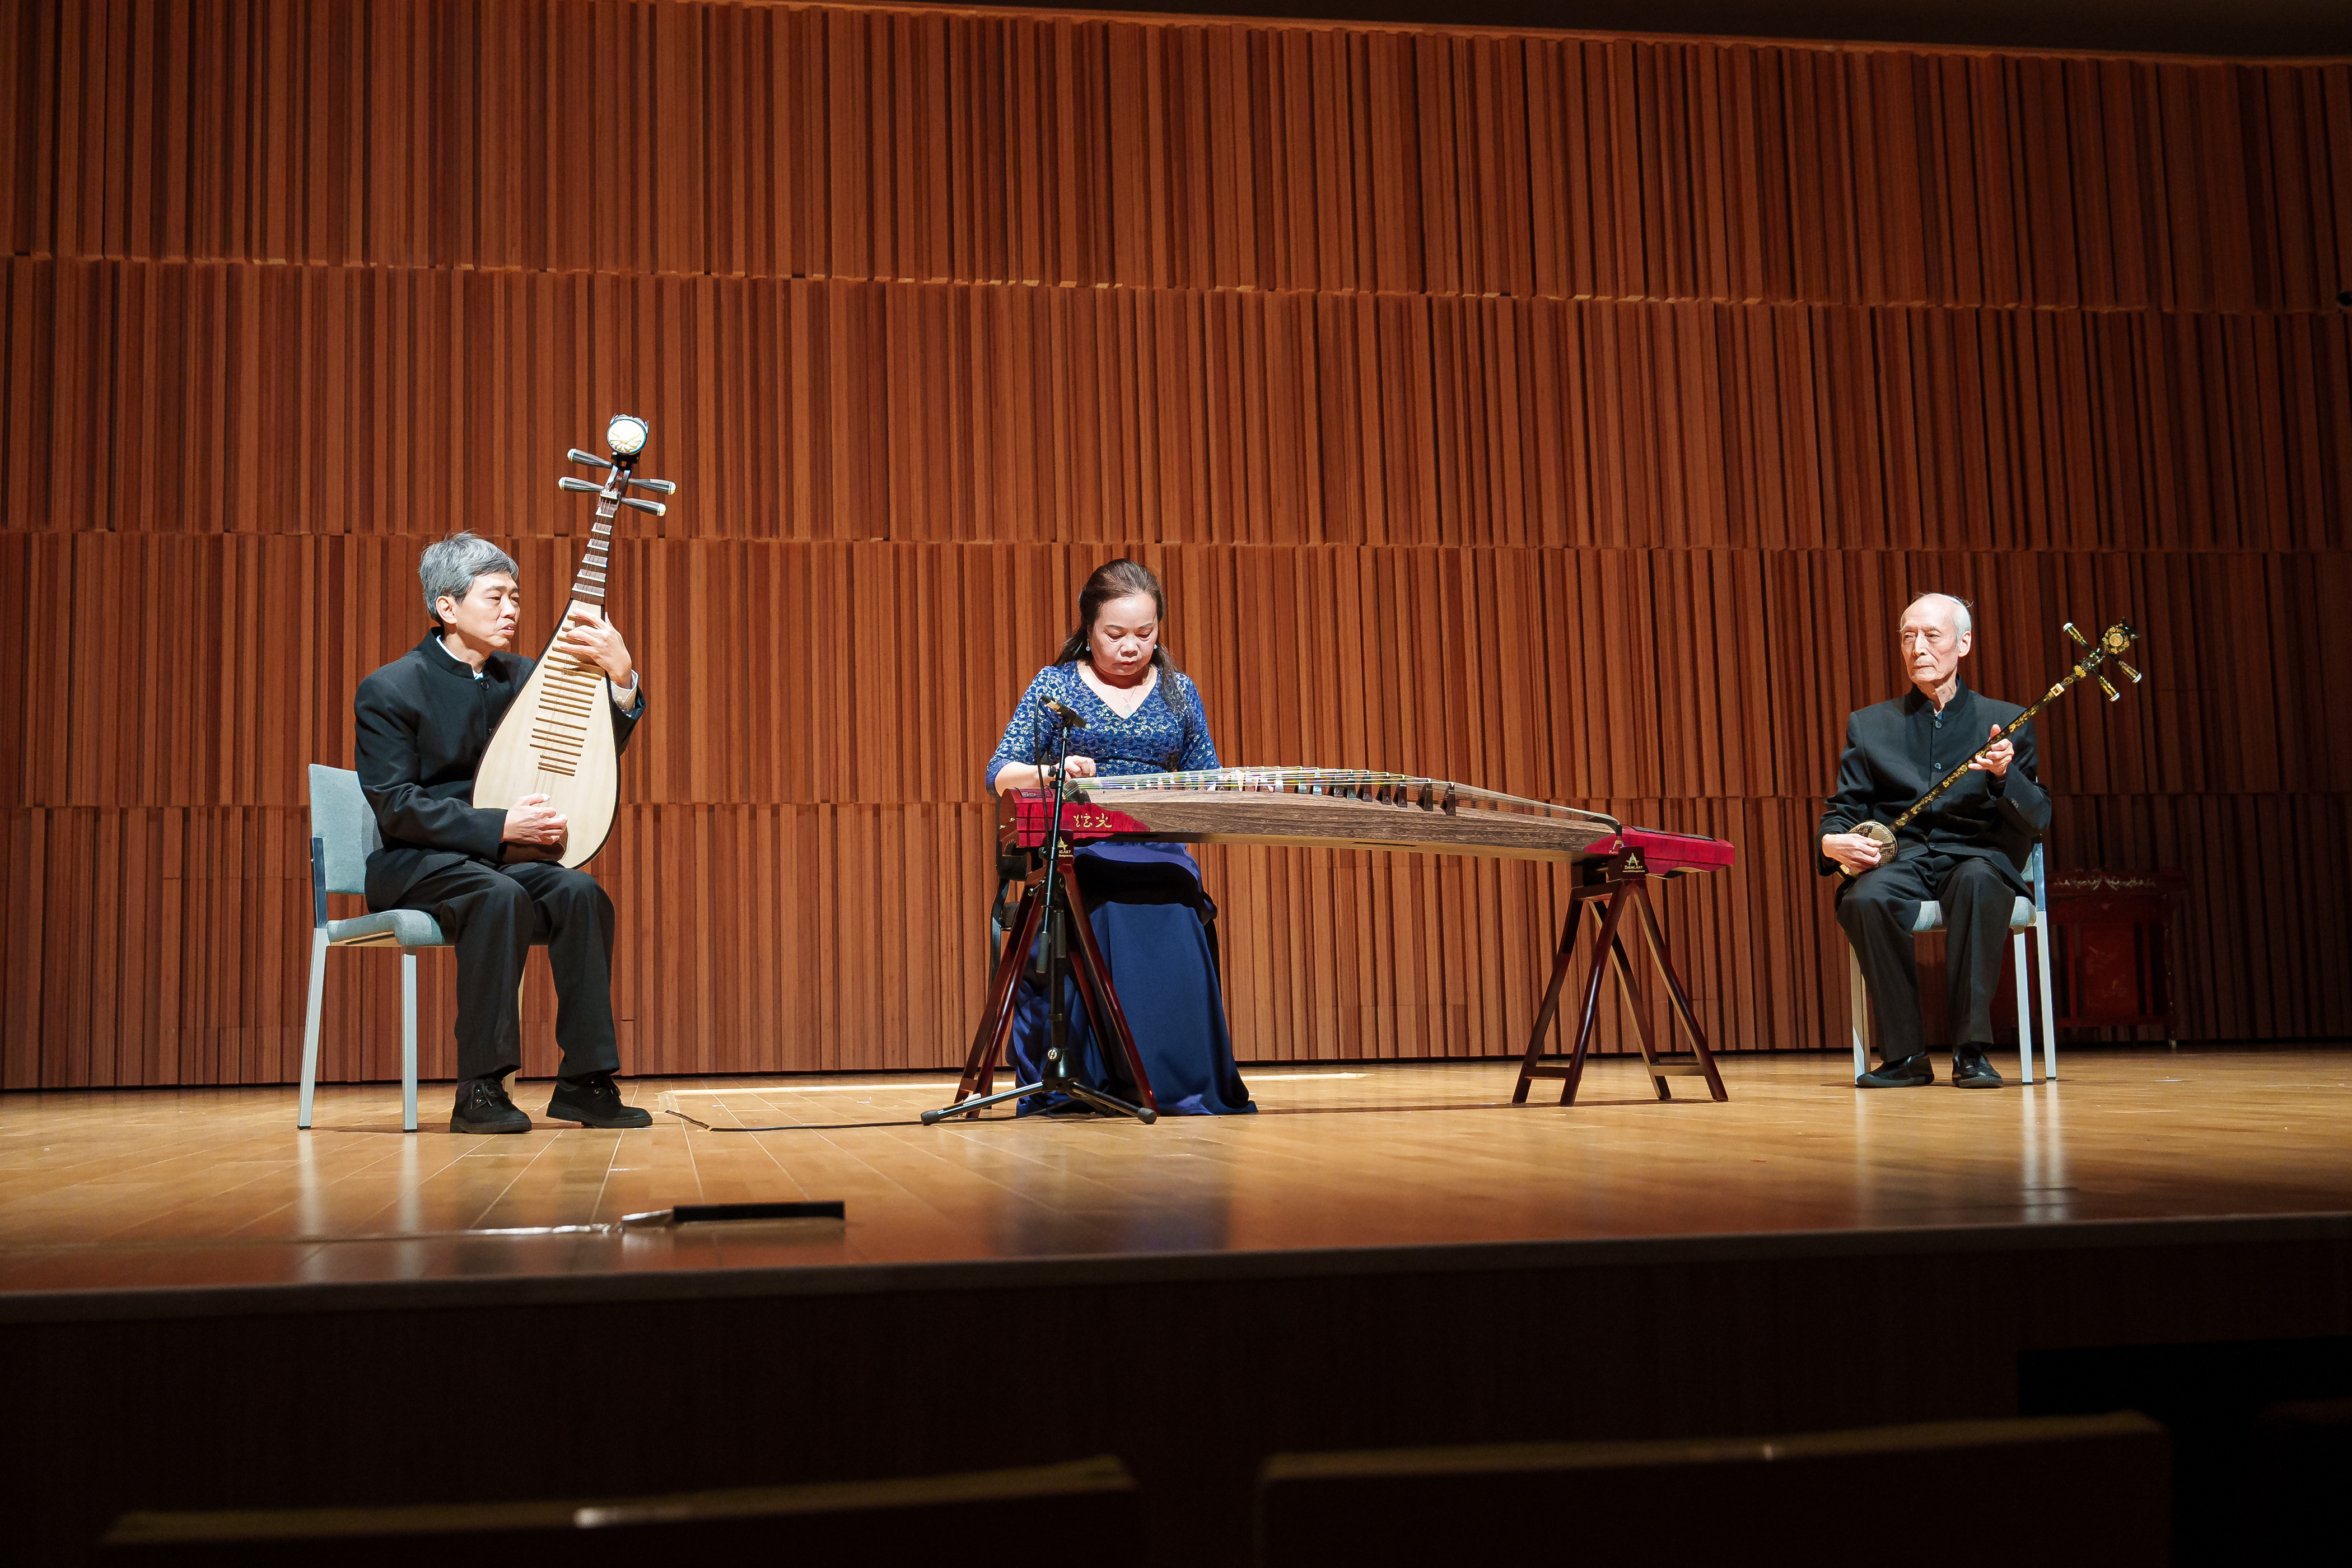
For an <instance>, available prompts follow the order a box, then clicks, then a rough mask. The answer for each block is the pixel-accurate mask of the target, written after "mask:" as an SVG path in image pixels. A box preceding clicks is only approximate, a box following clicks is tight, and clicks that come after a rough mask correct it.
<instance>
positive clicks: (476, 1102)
mask: <svg viewBox="0 0 2352 1568" xmlns="http://www.w3.org/2000/svg"><path fill="white" fill-rule="evenodd" d="M449 1131H452V1132H528V1131H530V1117H528V1116H525V1115H524V1114H523V1113H522V1111H521V1110H520V1108H518V1107H517V1106H516V1104H515V1102H514V1101H513V1100H509V1099H508V1098H507V1090H506V1086H505V1085H504V1084H502V1083H500V1082H499V1080H498V1079H494V1078H488V1079H485V1078H469V1079H467V1080H466V1081H465V1082H463V1083H461V1084H459V1085H458V1086H457V1109H455V1110H452V1111H450V1112H449Z"/></svg>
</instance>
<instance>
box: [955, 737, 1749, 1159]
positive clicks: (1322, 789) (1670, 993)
mask: <svg viewBox="0 0 2352 1568" xmlns="http://www.w3.org/2000/svg"><path fill="white" fill-rule="evenodd" d="M1053 819H1054V796H1053V793H1052V792H1051V791H1050V790H1045V789H1031V790H1015V791H1013V792H1012V793H1011V794H1010V795H1006V796H1004V797H1003V798H1002V799H1001V800H1000V801H999V802H998V815H997V831H998V840H999V846H1000V847H1001V848H1002V849H1003V850H1004V851H1007V852H1009V853H1013V854H1016V855H1017V854H1019V853H1020V852H1023V851H1037V850H1042V849H1044V848H1045V844H1046V840H1047V838H1048V837H1050V836H1051V834H1052V832H1053V826H1052V824H1053ZM1062 838H1063V842H1064V843H1066V844H1088V843H1101V842H1104V841H1107V840H1109V841H1115V840H1118V839H1128V840H1159V841H1163V842H1174V843H1179V844H1283V845H1296V846H1307V847H1320V848H1328V849H1387V850H1393V851H1402V852H1406V853H1420V854H1426V855H1486V856H1495V857H1498V858H1506V859H1516V860H1549V861H1554V862H1559V863H1565V864H1569V865H1571V866H1573V867H1575V868H1576V875H1575V882H1574V885H1573V886H1572V887H1571V888H1570V889H1569V890H1568V895H1567V896H1568V903H1569V908H1568V910H1567V915H1566V919H1565V920H1563V921H1562V922H1561V925H1560V932H1559V944H1558V945H1557V946H1556V947H1555V948H1554V950H1553V953H1552V965H1551V980H1550V984H1549V985H1548V986H1546V988H1545V990H1544V995H1543V1001H1542V1003H1541V1005H1539V1006H1538V1008H1537V1010H1536V1016H1535V1026H1534V1027H1533V1028H1532V1029H1531V1030H1530V1031H1529V1032H1528V1046H1527V1050H1526V1052H1525V1054H1524V1055H1523V1056H1522V1058H1521V1059H1520V1062H1519V1079H1518V1084H1517V1088H1516V1089H1514V1090H1513V1091H1512V1095H1511V1099H1512V1101H1513V1103H1515V1104H1522V1103H1525V1101H1526V1100H1527V1098H1528V1089H1530V1088H1531V1087H1533V1084H1534V1081H1535V1080H1536V1079H1551V1078H1556V1079H1561V1080H1562V1083H1561V1085H1560V1096H1559V1100H1560V1103H1561V1104H1562V1105H1572V1104H1574V1103H1575V1102H1576V1090H1577V1086H1578V1084H1579V1083H1580V1081H1581V1080H1582V1079H1583V1076H1584V1062H1585V1058H1586V1056H1587V1054H1588V1053H1589V1052H1590V1051H1591V1047H1592V1040H1593V1033H1594V1025H1595V1023H1596V1021H1597V1020H1598V1017H1599V1015H1600V1009H1601V991H1602V988H1603V985H1604V983H1605V982H1606V981H1607V980H1608V978H1609V977H1610V976H1611V975H1612V974H1613V975H1614V976H1615V977H1616V983H1617V988H1618V992H1619V994H1620V995H1621V997H1622V999H1623V1001H1624V1003H1625V1005H1626V1012H1627V1016H1628V1017H1629V1019H1630V1020H1631V1022H1632V1024H1633V1033H1634V1039H1635V1042H1636V1044H1638V1045H1639V1047H1641V1052H1642V1062H1643V1067H1644V1068H1646V1069H1647V1071H1648V1073H1649V1076H1650V1079H1651V1081H1652V1082H1654V1084H1655V1085H1656V1086H1657V1094H1658V1098H1659V1099H1661V1100H1668V1099H1671V1098H1673V1096H1672V1094H1671V1092H1670V1091H1669V1090H1668V1089H1667V1087H1666V1079H1667V1078H1668V1077H1670V1076H1676V1075H1688V1076H1691V1077H1694V1078H1703V1079H1706V1087H1707V1093H1708V1095H1709V1096H1710V1097H1711V1098H1713V1099H1716V1100H1726V1099H1728V1098H1729V1096H1728V1095H1727V1093H1726V1091H1725V1089H1724V1087H1723V1077H1722V1075H1721V1074H1720V1073H1718V1072H1717V1070H1716V1066H1715V1056H1714V1053H1713V1052H1712V1051H1711V1050H1710V1049H1709V1048H1708V1047H1707V1043H1706V1031H1705V1030H1704V1029H1702V1028H1701V1027H1700V1026H1699V1021H1698V1014H1697V1012H1696V1009H1695V1008H1693V1007H1692V1005H1691V1001H1690V996H1689V994H1687V993H1686V992H1685V990H1684V989H1683V983H1682V976H1681V974H1680V973H1678V972H1677V970H1676V969H1675V963H1674V957H1673V954H1672V953H1670V952H1668V951H1667V947H1666V938H1665V931H1664V926H1663V925H1662V923H1661V922H1660V921H1659V919H1658V912H1657V910H1656V908H1655V907H1654V904H1653V903H1652V901H1651V898H1650V891H1649V888H1650V884H1651V883H1652V882H1656V881H1664V880H1667V879H1672V878H1675V877H1681V876H1685V875H1687V874H1690V873H1693V872H1704V871H1719V870H1723V869H1725V868H1728V867H1729V866H1730V865H1731V863H1732V858H1733V853H1734V851H1733V848H1732V846H1731V845H1729V844H1727V843H1726V842H1725V841H1723V840H1722V839H1719V838H1708V837H1703V836H1701V835H1697V834H1689V833H1662V832H1660V831H1658V830H1657V829H1655V828H1648V827H1628V826H1625V825H1624V824H1622V823H1621V822H1619V821H1618V820H1617V819H1616V818H1615V817H1613V816H1606V815H1604V814H1602V813H1601V812H1597V811H1585V810H1581V809H1580V808H1579V807H1576V806H1572V805H1554V804H1553V803H1551V802H1549V801H1542V800H1528V799H1527V798H1525V797H1524V796H1520V795H1502V794H1498V793H1497V792H1496V791H1494V790H1486V789H1478V788H1475V787H1473V786H1472V785H1469V784H1458V783H1454V782H1450V781H1448V780H1445V779H1429V778H1417V777H1414V776H1412V775H1411V774H1408V773H1377V772H1373V771H1370V770H1367V769H1360V768H1308V767H1280V768H1219V769H1215V770H1213V771H1209V772H1200V773H1138V774H1130V775H1128V776H1125V777H1111V778H1091V779H1082V780H1073V781H1071V782H1070V784H1069V786H1068V788H1067V789H1066V793H1065V796H1064V799H1063V802H1062ZM1042 859H1043V857H1042V856H1039V855H1031V856H1029V861H1030V864H1031V865H1032V867H1033V868H1034V867H1035V866H1036V865H1037V864H1039V863H1040V862H1041V861H1042ZM1059 877H1060V886H1061V888H1062V889H1063V896H1064V897H1065V898H1066V900H1067V903H1068V907H1069V908H1070V909H1071V910H1074V911H1077V912H1078V913H1079V914H1080V915H1081V919H1080V921H1079V922H1078V923H1079V924H1080V925H1082V926H1083V925H1084V924H1085V921H1084V919H1083V911H1084V909H1085V901H1084V900H1085V894H1084V889H1082V888H1081V887H1080V886H1079V883H1078V879H1077V876H1076V872H1075V870H1074V868H1072V867H1071V865H1070V863H1069V861H1068V860H1067V859H1064V860H1063V861H1062V862H1061V870H1060V873H1059ZM1043 886H1044V879H1042V878H1038V877H1035V876H1034V871H1033V876H1032V879H1031V880H1030V883H1029V885H1028V889H1027V890H1026V891H1025V892H1024V894H1023V895H1022V900H1021V905H1020V908H1019V910H1017V911H1016V912H1015V914H1014V916H1013V921H1012V922H1011V924H1010V927H1009V930H1010V931H1012V933H1013V934H1012V937H1011V940H1009V941H1008V942H1006V943H1005V944H1004V948H1003V952H1002V954H1001V955H1000V956H999V958H998V961H997V966H996V973H995V975H994V977H993V978H992V980H991V981H990V983H989V999H988V1004H987V1005H986V1007H985V1008H984V1009H983V1010H982V1015H981V1020H980V1027H979V1029H978V1030H977V1031H976V1032H975V1033H974V1034H973V1036H972V1042H971V1055H970V1056H969V1057H968V1058H966V1060H965V1063H964V1073H963V1079H962V1082H961V1084H960V1085H959V1086H958V1089H957V1091H956V1099H957V1101H958V1102H959V1103H961V1102H962V1101H963V1100H968V1099H971V1098H973V1097H975V1096H985V1095H986V1094H987V1093H988V1092H989V1089H990V1087H991V1086H992V1083H993V1081H994V1076H995V1071H996V1061H997V1058H998V1056H999V1055H1000V1054H1001V1053H1002V1052H1003V1047H1004V1039H1005V1034H1006V1031H1007V1030H1008V1029H1009V1028H1010V1027H1011V1020H1012V1008H1013V988H1014V985H1015V983H1016V982H1017V980H1018V978H1019V975H1020V973H1021V972H1022V970H1023V969H1024V967H1025V966H1026V965H1027V963H1028V962H1029V952H1030V942H1031V941H1032V939H1033V938H1034V936H1035V935H1036V933H1037V929H1038V925H1037V921H1038V910H1039V907H1040V903H1039V894H1040V891H1041V889H1042V888H1043ZM1588 912H1589V913H1590V914H1591V925H1592V927H1593V944H1592V958H1591V963H1590V964H1589V965H1588V967H1587V969H1586V973H1585V975H1584V978H1583V979H1582V981H1581V982H1580V984H1579V985H1578V986H1577V996H1576V1006H1575V1013H1574V1017H1575V1020H1576V1022H1575V1025H1574V1033H1575V1044H1574V1046H1573V1047H1572V1048H1571V1049H1570V1052H1569V1053H1568V1057H1567V1059H1566V1060H1565V1061H1559V1060H1553V1059H1548V1058H1547V1057H1546V1054H1545V1051H1544V1045H1545V1042H1546V1040H1547V1039H1548V1038H1549V1036H1550V1034H1551V1028H1552V1023H1553V1020H1554V1019H1555V1018H1557V1017H1559V1015H1560V1005H1561V1002H1562V1000H1563V994H1564V992H1565V990H1566V987H1567V984H1568V979H1569V971H1570V967H1571V963H1572V960H1573V957H1574V954H1575V951H1576V945H1577V932H1578V931H1580V929H1581V928H1582V926H1583V925H1584V923H1585V921H1584V917H1585V915H1586V914H1587V913H1588ZM1629 928H1630V929H1629ZM1085 934H1086V933H1083V932H1082V933H1081V935H1082V939H1083V938H1084V936H1085ZM1629 936H1638V937H1639V939H1641V940H1642V941H1643V942H1645V943H1646V945H1647V946H1648V948H1649V952H1650V957H1651V961H1652V963H1653V964H1654V967H1655V969H1656V972H1657V975H1658V978H1659V980H1660V981H1661V982H1662V983H1663V984H1664V988H1665V994H1666V1004H1667V1007H1668V1009H1669V1016H1670V1018H1671V1020H1672V1022H1671V1024H1670V1025H1669V1027H1670V1028H1671V1027H1674V1026H1679V1027H1680V1028H1681V1029H1682V1031H1683V1032H1684V1034H1685V1035H1686V1036H1688V1037H1689V1040H1690V1049H1689V1050H1688V1051H1687V1052H1675V1051H1670V1050H1666V1049H1664V1048H1662V1047H1663V1045H1664V1042H1662V1041H1660V1040H1659V1039H1657V1038H1656V1037H1654V1034H1653V1032H1652V1029H1651V1020H1650V1016H1649V1010H1648V1008H1647V1007H1646V1006H1644V1005H1643V1002H1642V998H1641V991H1640V982H1639V980H1638V979H1637V977H1636V975H1635V973H1634V969H1633V958H1632V955H1631V954H1630V953H1628V952H1627V951H1626V942H1627V938H1628V937H1629ZM1102 989H1103V991H1104V992H1105V993H1107V995H1106V998H1105V999H1106V1000H1107V1001H1110V1002H1112V1003H1113V1004H1114V1005H1113V1006H1112V1008H1111V1013H1112V1016H1113V1020H1114V1022H1113V1033H1114V1034H1115V1035H1117V1036H1118V1038H1119V1039H1120V1040H1122V1041H1123V1042H1125V1043H1126V1044H1127V1045H1128V1047H1129V1048H1128V1054H1129V1061H1130V1066H1131V1068H1133V1070H1135V1071H1136V1072H1137V1073H1138V1074H1140V1071H1141V1067H1140V1063H1139V1062H1137V1061H1136V1060H1135V1058H1134V1052H1133V1049H1132V1042H1131V1041H1129V1040H1128V1037H1127V1035H1126V1032H1125V1027H1126V1026H1125V1018H1124V1016H1123V1015H1120V1014H1118V1010H1117V1007H1116V1005H1115V1001H1116V998H1115V995H1109V994H1108V993H1109V983H1108V978H1107V977H1106V978H1105V980H1104V981H1103V983H1102ZM1139 1087H1140V1089H1141V1091H1142V1096H1143V1100H1144V1103H1145V1104H1146V1105H1147V1106H1153V1105H1154V1103H1155V1102H1154V1101H1153V1100H1151V1091H1150V1085H1149V1083H1147V1082H1142V1081H1141V1080H1140V1078H1139ZM953 1113H954V1112H953V1110H946V1111H941V1112H938V1113H936V1114H937V1116H946V1115H951V1114H953ZM935 1119H936V1118H935V1117H927V1118H926V1119H925V1120H927V1121H929V1120H935Z"/></svg>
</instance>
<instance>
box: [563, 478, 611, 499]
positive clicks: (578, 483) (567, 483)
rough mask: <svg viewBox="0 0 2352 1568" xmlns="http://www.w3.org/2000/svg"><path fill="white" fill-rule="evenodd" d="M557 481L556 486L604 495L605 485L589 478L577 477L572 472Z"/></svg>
mask: <svg viewBox="0 0 2352 1568" xmlns="http://www.w3.org/2000/svg"><path fill="white" fill-rule="evenodd" d="M555 483H556V488H557V489H567V490H583V491H585V492H586V493H587V494H589V495H592V496H593V495H602V494H603V493H604V486H602V485H600V484H595V483H593V482H592V481H590V480H587V479H573V478H572V476H571V475H570V474H566V475H564V476H563V477H562V479H558V480H556V481H555Z"/></svg>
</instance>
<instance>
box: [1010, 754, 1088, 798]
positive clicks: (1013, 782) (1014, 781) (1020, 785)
mask: <svg viewBox="0 0 2352 1568" xmlns="http://www.w3.org/2000/svg"><path fill="white" fill-rule="evenodd" d="M1096 772H1097V769H1096V767H1095V760H1094V759H1093V758H1092V757H1072V758H1071V759H1070V776H1071V777H1072V778H1074V779H1090V778H1093V777H1094V776H1095V774H1096ZM1053 780H1054V765H1053V764H1052V763H1034V764H1033V763H1008V764H1006V765H1005V766H1003V767H1001V768H999V769H997V770H996V793H997V794H999V795H1010V794H1011V793H1012V792H1013V791H1014V790H1016V789H1044V788H1045V786H1046V785H1047V784H1051V783H1053Z"/></svg>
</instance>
